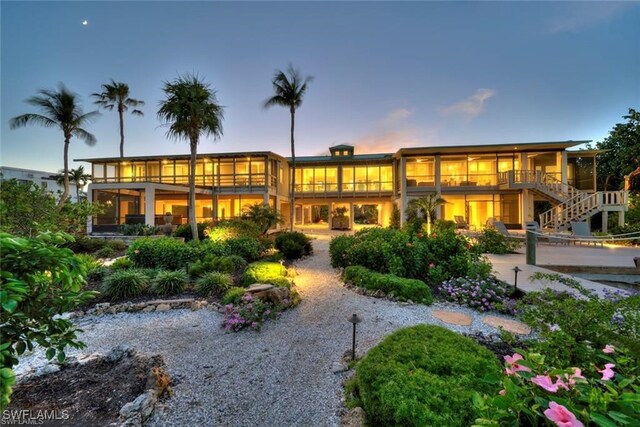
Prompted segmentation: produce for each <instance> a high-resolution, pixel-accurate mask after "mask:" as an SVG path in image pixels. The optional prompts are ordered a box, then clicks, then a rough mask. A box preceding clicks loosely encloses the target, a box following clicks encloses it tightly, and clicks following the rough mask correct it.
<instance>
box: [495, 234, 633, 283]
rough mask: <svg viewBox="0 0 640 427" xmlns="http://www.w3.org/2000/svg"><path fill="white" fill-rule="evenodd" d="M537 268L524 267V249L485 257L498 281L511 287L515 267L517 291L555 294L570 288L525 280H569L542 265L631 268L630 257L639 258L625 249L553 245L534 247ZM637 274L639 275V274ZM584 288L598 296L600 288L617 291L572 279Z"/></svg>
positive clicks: (630, 250) (579, 279)
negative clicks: (534, 276) (550, 277)
mask: <svg viewBox="0 0 640 427" xmlns="http://www.w3.org/2000/svg"><path fill="white" fill-rule="evenodd" d="M536 252H537V253H536V255H537V257H536V264H537V266H533V265H527V263H526V255H525V248H524V247H523V248H521V249H520V250H519V253H516V254H508V255H493V254H488V255H487V258H489V261H491V264H493V269H494V272H495V274H496V277H498V278H499V279H501V280H504V281H505V282H507V283H510V284H512V285H513V284H514V276H515V274H514V272H513V268H514V267H516V266H518V267H519V268H520V269H521V270H522V271H521V272H519V273H518V289H521V290H523V291H525V292H532V291H538V290H541V289H543V288H551V289H556V290H559V291H570V290H571V288H569V287H567V286H565V285H562V284H560V283H549V282H543V281H535V282H532V281H530V280H529V277H530V276H531V275H532V274H533V273H535V272H542V273H553V274H560V275H562V276H568V277H573V276H571V275H569V274H563V273H557V272H555V271H552V270H549V269H546V268H544V267H545V265H554V266H559V265H563V266H603V267H629V268H631V267H635V264H634V261H633V258H634V257H640V249H637V248H627V247H614V246H605V247H603V248H602V247H593V246H590V247H589V246H554V245H545V244H538V246H537V248H536ZM639 274H640V272H639ZM574 278H575V279H576V280H578V281H579V282H580V283H581V284H582V285H583V286H584V287H586V288H587V289H592V290H594V291H596V292H598V293H599V294H602V293H603V290H604V289H608V290H616V289H617V288H614V287H611V286H607V285H603V284H601V283H597V282H592V281H590V280H586V279H582V278H578V277H574Z"/></svg>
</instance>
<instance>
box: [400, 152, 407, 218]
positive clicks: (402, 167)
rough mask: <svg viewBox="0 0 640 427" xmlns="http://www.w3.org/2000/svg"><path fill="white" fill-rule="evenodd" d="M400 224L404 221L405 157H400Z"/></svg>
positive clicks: (405, 203) (405, 193)
mask: <svg viewBox="0 0 640 427" xmlns="http://www.w3.org/2000/svg"><path fill="white" fill-rule="evenodd" d="M399 207H400V226H401V227H402V226H403V225H404V223H405V221H406V218H405V209H406V208H407V159H406V158H404V157H402V158H400V206H399Z"/></svg>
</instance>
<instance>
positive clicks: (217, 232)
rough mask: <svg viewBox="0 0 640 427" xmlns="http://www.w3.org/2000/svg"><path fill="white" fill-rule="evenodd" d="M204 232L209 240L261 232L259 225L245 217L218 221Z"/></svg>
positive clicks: (250, 235) (255, 234)
mask: <svg viewBox="0 0 640 427" xmlns="http://www.w3.org/2000/svg"><path fill="white" fill-rule="evenodd" d="M205 234H206V235H207V237H208V238H209V240H212V241H217V242H224V241H225V240H228V239H231V238H235V237H241V236H246V237H256V238H257V237H258V236H260V235H261V234H262V232H261V230H260V226H258V225H257V224H256V223H255V222H253V221H249V220H246V219H231V220H223V221H219V222H218V223H217V224H216V225H212V226H210V227H209V228H207V230H206V232H205Z"/></svg>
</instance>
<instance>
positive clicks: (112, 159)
mask: <svg viewBox="0 0 640 427" xmlns="http://www.w3.org/2000/svg"><path fill="white" fill-rule="evenodd" d="M258 156H273V157H278V158H280V159H285V157H283V156H281V155H280V154H276V153H274V152H272V151H240V152H235V153H198V155H197V158H198V159H203V158H210V157H216V158H225V157H258ZM190 158H191V154H163V155H159V154H156V155H153V156H127V157H122V158H121V157H99V158H92V159H73V160H74V161H76V162H89V163H93V162H117V161H121V160H124V161H126V162H136V161H145V160H167V159H175V160H189V159H190Z"/></svg>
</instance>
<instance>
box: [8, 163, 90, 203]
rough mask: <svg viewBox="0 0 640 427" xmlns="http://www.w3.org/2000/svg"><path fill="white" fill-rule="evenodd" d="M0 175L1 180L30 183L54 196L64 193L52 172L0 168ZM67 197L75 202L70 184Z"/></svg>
mask: <svg viewBox="0 0 640 427" xmlns="http://www.w3.org/2000/svg"><path fill="white" fill-rule="evenodd" d="M0 173H2V179H3V180H10V179H16V180H18V181H21V182H29V181H30V182H33V183H34V184H36V185H37V186H39V187H41V188H44V189H45V190H48V191H49V192H50V193H52V194H54V195H56V196H60V195H62V192H63V191H64V187H63V186H62V185H58V183H57V182H56V180H55V178H52V177H53V176H55V175H57V173H54V172H46V171H37V170H31V169H22V168H14V167H9V166H0ZM58 192H60V194H58ZM69 197H71V200H72V201H74V202H77V197H76V186H75V184H74V183H72V182H70V183H69Z"/></svg>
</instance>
